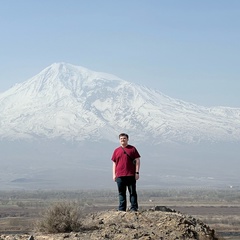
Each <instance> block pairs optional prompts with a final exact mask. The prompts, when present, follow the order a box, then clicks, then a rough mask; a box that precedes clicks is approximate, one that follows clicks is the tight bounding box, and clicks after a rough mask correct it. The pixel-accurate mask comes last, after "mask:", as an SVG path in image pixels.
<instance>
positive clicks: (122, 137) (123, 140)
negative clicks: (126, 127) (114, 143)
mask: <svg viewBox="0 0 240 240" xmlns="http://www.w3.org/2000/svg"><path fill="white" fill-rule="evenodd" d="M119 141H120V144H121V145H122V146H123V147H125V146H127V145H128V139H127V137H126V136H121V137H120V138H119Z"/></svg>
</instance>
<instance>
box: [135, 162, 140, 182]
mask: <svg viewBox="0 0 240 240" xmlns="http://www.w3.org/2000/svg"><path fill="white" fill-rule="evenodd" d="M135 162H136V167H135V172H136V173H135V179H136V180H138V179H139V171H140V158H136V159H135Z"/></svg>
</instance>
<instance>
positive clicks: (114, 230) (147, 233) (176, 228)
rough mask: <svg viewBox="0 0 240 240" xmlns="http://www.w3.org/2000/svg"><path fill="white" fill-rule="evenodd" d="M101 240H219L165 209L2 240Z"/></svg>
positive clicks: (106, 214) (91, 218) (94, 216)
mask: <svg viewBox="0 0 240 240" xmlns="http://www.w3.org/2000/svg"><path fill="white" fill-rule="evenodd" d="M22 239H26V240H27V239H28V240H34V239H36V240H63V239H69V240H80V239H82V240H89V239H91V240H99V239H115V240H121V239H124V240H127V239H141V240H149V239H167V240H175V239H184V240H188V239H189V240H190V239H198V240H217V239H219V238H217V236H216V235H215V231H214V230H213V229H211V228H210V227H209V226H208V225H206V224H205V223H203V222H202V221H200V220H198V219H195V218H193V217H192V216H188V215H184V214H182V213H180V212H177V211H175V210H172V209H169V208H166V207H164V206H156V207H154V208H150V209H146V210H142V211H139V212H119V211H113V210H105V211H98V212H94V213H89V214H86V215H85V216H84V217H83V218H82V219H81V224H80V228H79V231H74V232H72V231H71V232H69V233H42V232H41V233H40V232H38V233H37V232H36V233H31V234H17V235H7V234H5V235H0V240H22Z"/></svg>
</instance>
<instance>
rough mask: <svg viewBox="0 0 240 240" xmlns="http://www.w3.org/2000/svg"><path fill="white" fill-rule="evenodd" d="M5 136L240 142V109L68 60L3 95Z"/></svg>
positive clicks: (0, 123) (0, 134) (0, 127)
mask: <svg viewBox="0 0 240 240" xmlns="http://www.w3.org/2000/svg"><path fill="white" fill-rule="evenodd" d="M0 111H1V113H2V114H1V117H0V138H1V139H6V138H7V139H31V138H36V137H46V138H50V139H51V138H53V139H54V138H63V139H66V140H73V141H84V140H89V139H92V140H93V141H96V140H103V139H105V140H110V141H115V139H116V136H117V135H118V134H119V132H123V131H124V132H128V133H129V134H130V135H132V136H135V138H134V140H135V141H137V142H138V141H139V142H142V141H150V142H152V143H154V144H158V143H160V142H187V143H197V142H201V141H210V142H216V141H220V142H221V141H240V127H239V126H240V120H239V119H240V109H238V108H227V107H213V108H206V107H203V106H197V105H195V104H192V103H187V102H184V101H181V100H177V99H174V98H171V97H168V96H166V95H164V94H162V93H161V92H159V91H156V90H153V89H151V88H147V87H144V86H141V85H137V84H133V83H130V82H127V81H125V80H122V79H120V78H118V77H116V76H114V75H111V74H108V73H101V72H94V71H91V70H89V69H87V68H84V67H80V66H74V65H71V64H68V63H54V64H52V65H50V66H49V67H47V68H45V69H44V70H42V71H41V72H40V73H39V74H37V75H36V76H34V77H32V78H30V79H29V80H27V81H25V82H23V83H19V84H16V85H15V86H13V87H12V88H10V89H9V90H7V91H5V92H4V93H1V94H0Z"/></svg>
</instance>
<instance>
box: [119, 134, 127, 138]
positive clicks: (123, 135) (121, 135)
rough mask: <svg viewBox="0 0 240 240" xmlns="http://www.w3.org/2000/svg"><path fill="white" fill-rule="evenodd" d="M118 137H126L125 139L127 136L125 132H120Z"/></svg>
mask: <svg viewBox="0 0 240 240" xmlns="http://www.w3.org/2000/svg"><path fill="white" fill-rule="evenodd" d="M120 137H126V138H127V139H128V138H129V137H128V135H127V134H126V133H120V134H119V138H120Z"/></svg>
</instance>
